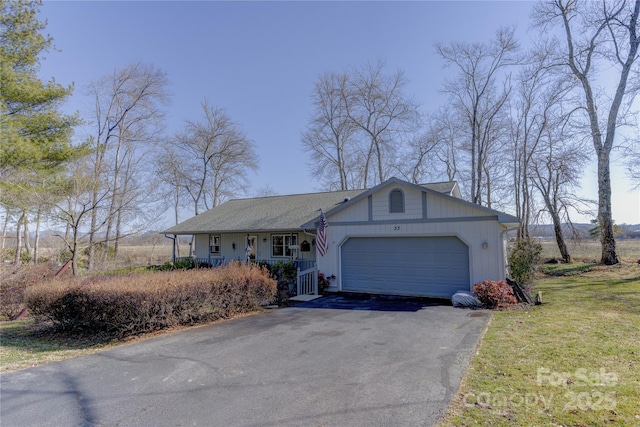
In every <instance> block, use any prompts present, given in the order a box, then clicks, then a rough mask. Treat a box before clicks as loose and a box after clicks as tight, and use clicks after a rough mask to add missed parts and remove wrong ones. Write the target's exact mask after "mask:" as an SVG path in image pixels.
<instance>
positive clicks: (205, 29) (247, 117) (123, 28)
mask: <svg viewBox="0 0 640 427" xmlns="http://www.w3.org/2000/svg"><path fill="white" fill-rule="evenodd" d="M531 6H532V3H531V2H525V1H495V2H488V1H471V2H468V1H467V2H460V1H450V2H433V1H422V2H214V1H207V2H158V1H155V2H127V1H123V2H112V1H104V2H89V1H83V2H68V1H64V2H61V1H46V0H45V2H44V5H43V6H42V9H41V15H40V17H41V18H45V19H47V20H48V25H47V29H46V32H47V33H49V34H50V35H51V36H52V37H53V39H54V44H55V46H56V47H57V48H58V49H59V51H52V52H49V54H48V55H47V57H46V59H45V60H44V61H42V69H41V76H42V77H43V78H45V79H48V78H49V77H55V79H56V81H57V82H59V83H62V84H65V85H66V84H69V83H74V84H75V87H76V90H75V93H74V96H73V97H72V99H71V100H70V101H69V103H68V104H67V105H66V108H67V109H68V110H70V111H76V110H77V111H81V112H83V111H84V112H87V111H91V105H90V100H87V99H85V98H83V95H82V88H83V87H84V86H85V85H86V84H87V83H89V82H90V81H92V80H96V79H98V78H100V77H102V76H104V75H107V74H109V73H111V72H112V71H113V70H114V69H115V68H119V67H123V66H125V65H126V64H128V63H130V62H133V61H141V62H149V63H153V64H154V65H156V66H157V67H159V68H162V69H163V70H165V71H166V72H167V74H168V78H169V80H170V82H171V86H170V91H171V93H172V102H171V105H170V106H169V108H168V115H167V130H168V132H171V133H173V132H177V131H179V130H180V129H181V128H182V125H183V122H184V119H186V118H189V119H199V118H200V117H201V107H200V103H201V102H202V101H203V100H204V99H205V98H206V99H208V101H209V102H210V104H211V105H214V106H218V107H223V108H225V109H226V110H227V112H228V113H229V114H230V116H231V117H232V118H233V119H234V121H236V122H237V123H238V124H239V125H240V126H241V127H242V129H243V130H244V131H245V132H246V134H247V136H248V137H249V138H250V139H251V140H253V141H254V142H255V145H256V148H257V154H258V156H259V157H260V160H259V166H260V169H259V170H258V171H257V173H250V174H249V176H248V178H249V181H250V183H251V189H250V190H249V194H248V195H252V194H253V193H254V192H255V191H257V190H258V189H259V188H261V187H264V186H265V185H269V186H270V187H272V189H273V190H274V191H275V192H277V193H278V194H292V193H306V192H312V191H315V190H316V189H317V188H318V185H317V183H315V182H314V181H313V177H312V176H311V175H310V174H309V172H308V167H307V166H306V164H307V159H308V157H307V155H306V154H305V153H304V152H303V151H302V148H301V145H300V134H301V133H302V131H303V130H304V129H305V127H306V125H307V122H308V119H309V116H310V114H311V100H310V95H311V92H312V89H313V85H314V83H315V81H316V80H317V78H318V76H319V75H320V74H321V73H323V72H326V71H342V70H344V69H346V68H348V67H351V66H361V65H363V64H365V63H366V62H367V61H370V62H375V61H377V60H379V59H381V60H384V61H386V63H387V71H389V72H392V71H395V70H396V69H401V70H403V71H404V72H405V75H406V77H407V78H408V79H409V80H410V85H409V86H408V88H407V89H408V90H407V92H408V94H410V95H414V96H415V98H416V99H417V100H418V101H419V102H420V103H421V105H422V110H423V111H430V110H435V109H436V108H438V106H439V105H441V104H442V103H443V102H444V97H443V96H442V95H441V94H440V93H439V90H440V88H441V86H442V83H443V79H444V78H445V76H446V73H447V70H445V69H443V67H442V65H443V63H442V61H441V59H440V58H439V57H438V56H437V55H436V54H435V52H434V43H436V42H438V41H442V42H447V41H452V40H460V41H475V40H477V41H488V40H489V39H491V38H492V37H493V35H494V33H495V31H496V30H497V29H498V28H499V27H500V26H513V25H515V26H517V28H518V30H517V34H518V36H519V37H520V39H521V40H522V42H523V44H524V45H526V44H527V40H528V39H529V38H530V34H529V33H528V27H529V20H528V14H529V10H530V8H531ZM78 136H79V137H81V136H82V135H81V134H79V135H78ZM593 173H594V172H592V171H590V172H588V173H587V177H586V180H585V190H587V191H591V192H592V194H593V196H592V198H595V194H596V193H595V187H593V185H594V183H595V179H591V178H590V175H589V174H593ZM614 183H615V184H616V185H614V190H615V194H614V219H615V220H616V221H617V222H618V223H640V192H635V193H628V192H627V189H628V188H629V186H630V184H629V181H628V180H626V178H624V176H623V175H622V174H616V175H615V176H614Z"/></svg>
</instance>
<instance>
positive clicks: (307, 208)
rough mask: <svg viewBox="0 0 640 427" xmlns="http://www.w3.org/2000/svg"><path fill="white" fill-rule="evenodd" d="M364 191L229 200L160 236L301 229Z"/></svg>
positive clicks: (444, 188) (446, 188)
mask: <svg viewBox="0 0 640 427" xmlns="http://www.w3.org/2000/svg"><path fill="white" fill-rule="evenodd" d="M423 186H424V187H427V188H429V189H431V190H434V191H437V192H440V193H445V194H450V193H451V191H453V190H454V188H455V187H456V183H455V182H445V183H435V184H424V185H423ZM366 191H368V190H347V191H331V192H325V193H309V194H294V195H288V196H269V197H256V198H250V199H234V200H229V201H228V202H225V203H223V204H221V205H218V206H216V207H214V208H213V209H209V210H208V211H206V212H204V213H201V214H200V215H197V216H195V217H193V218H191V219H188V220H186V221H184V222H182V223H180V224H178V225H175V226H173V227H171V228H169V229H167V230H165V231H163V232H162V233H165V234H198V233H214V232H215V233H218V232H246V231H275V230H278V231H287V230H300V227H302V225H304V224H306V223H308V222H310V221H313V220H315V219H316V218H317V217H318V216H319V215H320V212H319V210H320V209H322V210H323V211H325V212H328V211H329V210H331V209H333V208H336V207H338V206H339V205H341V204H342V203H344V202H345V199H347V198H349V199H352V198H354V197H356V196H358V195H360V194H362V193H364V192H366Z"/></svg>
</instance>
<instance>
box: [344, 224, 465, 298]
mask: <svg viewBox="0 0 640 427" xmlns="http://www.w3.org/2000/svg"><path fill="white" fill-rule="evenodd" d="M341 272H342V290H343V291H350V292H370V293H381V294H392V295H420V296H429V297H443V298H451V296H452V295H453V294H454V293H455V292H456V291H457V290H460V289H465V290H468V289H469V248H468V247H467V245H466V244H464V243H463V242H462V241H461V240H460V239H458V238H457V237H453V236H445V237H351V238H349V239H348V240H347V241H346V242H345V243H344V244H343V245H342V248H341Z"/></svg>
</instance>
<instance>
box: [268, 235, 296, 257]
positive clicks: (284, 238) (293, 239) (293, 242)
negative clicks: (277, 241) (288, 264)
mask: <svg viewBox="0 0 640 427" xmlns="http://www.w3.org/2000/svg"><path fill="white" fill-rule="evenodd" d="M274 237H282V245H283V251H282V252H283V255H275V254H274V253H273V238H274ZM287 238H291V241H290V242H289V244H288V245H287ZM297 244H298V233H282V234H278V233H274V234H272V235H271V258H291V249H289V246H291V245H297ZM287 251H289V254H287Z"/></svg>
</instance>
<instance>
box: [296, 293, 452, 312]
mask: <svg viewBox="0 0 640 427" xmlns="http://www.w3.org/2000/svg"><path fill="white" fill-rule="evenodd" d="M440 305H442V306H451V301H450V300H447V299H434V298H420V297H407V296H399V295H372V294H358V293H339V294H331V295H327V296H324V297H322V298H317V299H314V300H311V301H307V302H303V303H300V304H296V307H300V308H330V309H334V310H372V311H407V312H416V311H418V310H421V309H423V308H425V307H435V306H440Z"/></svg>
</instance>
